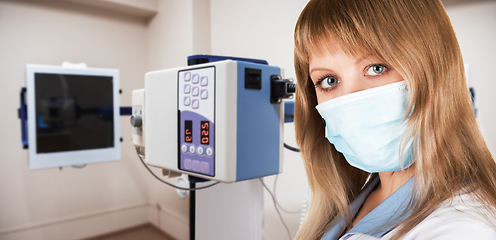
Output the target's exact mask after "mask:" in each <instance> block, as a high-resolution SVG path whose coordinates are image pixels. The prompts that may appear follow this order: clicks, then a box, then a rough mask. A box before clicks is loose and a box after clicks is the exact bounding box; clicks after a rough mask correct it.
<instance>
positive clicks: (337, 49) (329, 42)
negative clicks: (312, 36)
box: [306, 36, 371, 61]
mask: <svg viewBox="0 0 496 240" xmlns="http://www.w3.org/2000/svg"><path fill="white" fill-rule="evenodd" d="M306 48H307V49H306V50H307V51H306V52H307V54H308V60H309V61H310V60H311V59H312V58H314V57H316V58H322V57H325V56H329V55H347V56H350V57H353V58H359V57H361V56H367V55H370V53H371V52H370V51H369V50H367V49H365V48H364V47H361V46H359V45H357V44H352V43H344V42H342V41H339V40H338V39H336V38H332V37H330V36H327V37H325V38H323V37H321V38H320V39H319V40H318V41H312V43H310V44H307V46H306Z"/></svg>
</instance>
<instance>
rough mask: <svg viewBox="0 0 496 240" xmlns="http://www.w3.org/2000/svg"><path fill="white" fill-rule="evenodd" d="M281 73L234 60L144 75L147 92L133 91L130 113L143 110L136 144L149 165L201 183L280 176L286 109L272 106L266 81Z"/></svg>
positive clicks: (267, 66) (270, 67)
mask: <svg viewBox="0 0 496 240" xmlns="http://www.w3.org/2000/svg"><path fill="white" fill-rule="evenodd" d="M280 72H281V70H280V68H279V67H275V66H269V65H264V64H257V63H250V62H244V61H232V60H226V61H220V62H212V63H205V64H199V65H194V66H189V67H181V68H175V69H167V70H160V71H154V72H149V73H147V74H146V75H145V89H144V94H143V90H135V91H134V92H133V113H135V112H137V109H143V111H142V113H143V116H142V119H143V126H141V127H140V129H142V131H143V132H142V133H141V134H140V135H138V134H137V131H136V128H135V129H134V130H133V131H134V132H133V143H135V145H136V146H138V147H142V148H144V149H145V151H144V152H145V156H146V159H145V162H146V163H147V164H149V165H152V166H156V167H160V168H163V169H166V170H169V171H171V172H179V173H185V174H188V175H190V176H194V177H199V178H203V179H210V180H217V181H221V182H237V181H242V180H247V179H252V178H258V177H263V176H268V175H273V174H278V173H281V172H282V159H283V123H284V106H283V105H282V104H281V103H271V102H270V97H271V94H270V91H271V89H270V88H271V76H279V75H280V74H281V73H280ZM143 95H144V100H140V99H135V98H143ZM140 103H141V104H142V105H144V106H142V105H140ZM140 138H141V140H140ZM136 143H139V144H136ZM144 143H146V145H145V144H144Z"/></svg>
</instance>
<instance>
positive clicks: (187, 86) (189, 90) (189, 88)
mask: <svg viewBox="0 0 496 240" xmlns="http://www.w3.org/2000/svg"><path fill="white" fill-rule="evenodd" d="M190 92H191V86H190V85H189V84H186V85H184V93H190Z"/></svg>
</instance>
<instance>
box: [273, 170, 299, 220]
mask: <svg viewBox="0 0 496 240" xmlns="http://www.w3.org/2000/svg"><path fill="white" fill-rule="evenodd" d="M278 178H279V174H277V175H276V179H274V199H275V200H276V203H277V206H279V208H280V209H281V210H282V211H283V212H285V213H289V214H298V213H301V210H297V211H288V210H286V209H284V208H283V207H282V206H281V204H280V203H279V201H277V192H276V185H277V179H278Z"/></svg>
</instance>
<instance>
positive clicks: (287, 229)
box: [259, 178, 291, 239]
mask: <svg viewBox="0 0 496 240" xmlns="http://www.w3.org/2000/svg"><path fill="white" fill-rule="evenodd" d="M259 180H260V182H262V185H263V186H264V187H265V189H266V190H267V192H269V193H270V196H271V197H272V201H273V202H274V207H275V208H276V212H277V215H279V219H281V222H282V224H283V225H284V227H285V228H286V231H287V233H288V237H289V239H291V234H290V233H289V228H288V226H287V225H286V223H285V222H284V219H282V215H281V212H279V209H278V208H277V203H276V198H275V197H274V194H272V192H271V191H270V190H269V188H268V187H267V185H265V183H264V181H263V180H262V178H259Z"/></svg>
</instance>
